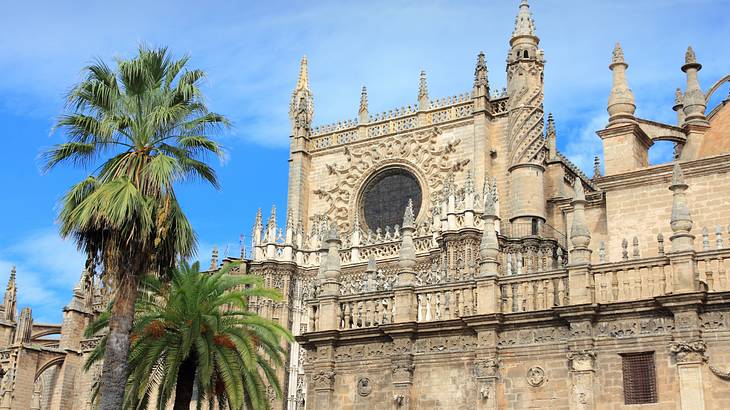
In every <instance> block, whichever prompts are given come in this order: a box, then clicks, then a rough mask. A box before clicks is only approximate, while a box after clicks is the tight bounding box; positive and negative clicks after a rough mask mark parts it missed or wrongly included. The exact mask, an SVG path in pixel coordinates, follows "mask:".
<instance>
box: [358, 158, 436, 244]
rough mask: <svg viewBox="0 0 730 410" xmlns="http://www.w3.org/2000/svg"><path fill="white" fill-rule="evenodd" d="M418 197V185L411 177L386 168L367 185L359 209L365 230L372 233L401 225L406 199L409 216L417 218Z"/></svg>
mask: <svg viewBox="0 0 730 410" xmlns="http://www.w3.org/2000/svg"><path fill="white" fill-rule="evenodd" d="M421 197H422V191H421V185H420V184H419V183H418V179H417V178H416V176H415V175H413V173H411V172H410V171H408V170H406V169H404V168H387V169H385V170H382V171H380V172H378V173H377V174H375V176H373V177H372V178H371V179H370V181H368V182H367V184H366V185H365V188H363V191H362V196H361V205H360V207H361V209H362V213H363V217H364V219H365V223H366V224H367V227H368V228H369V229H370V230H372V231H374V232H375V231H376V230H377V229H378V228H380V229H381V230H385V227H386V226H389V227H391V228H393V227H394V226H395V225H398V226H401V225H403V213H404V212H405V209H406V206H408V200H409V199H411V200H412V201H413V213H414V214H415V215H418V211H419V210H420V209H421Z"/></svg>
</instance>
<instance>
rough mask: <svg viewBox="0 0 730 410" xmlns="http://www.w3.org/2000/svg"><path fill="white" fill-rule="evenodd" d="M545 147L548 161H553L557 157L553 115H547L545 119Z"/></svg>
mask: <svg viewBox="0 0 730 410" xmlns="http://www.w3.org/2000/svg"><path fill="white" fill-rule="evenodd" d="M545 139H546V145H547V149H548V159H555V158H557V157H558V143H557V134H556V132H555V120H554V119H553V114H552V113H550V114H548V119H547V133H546V136H545Z"/></svg>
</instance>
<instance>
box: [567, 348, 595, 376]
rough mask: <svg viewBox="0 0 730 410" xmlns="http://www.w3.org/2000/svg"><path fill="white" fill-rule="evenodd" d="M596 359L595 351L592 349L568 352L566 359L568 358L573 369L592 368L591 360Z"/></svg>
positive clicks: (583, 369)
mask: <svg viewBox="0 0 730 410" xmlns="http://www.w3.org/2000/svg"><path fill="white" fill-rule="evenodd" d="M595 359H596V352H595V351H593V350H577V351H570V352H568V360H570V363H571V366H572V369H573V370H574V371H586V370H593V361H594V360H595Z"/></svg>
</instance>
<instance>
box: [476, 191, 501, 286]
mask: <svg viewBox="0 0 730 410" xmlns="http://www.w3.org/2000/svg"><path fill="white" fill-rule="evenodd" d="M484 187H485V192H484V213H483V214H482V220H483V221H484V231H483V233H482V240H481V242H480V244H479V257H480V262H479V276H490V275H497V273H498V272H499V261H498V258H497V257H498V255H499V240H498V239H497V230H496V222H497V221H498V220H499V217H498V216H497V213H496V209H495V204H494V199H495V198H494V190H492V189H489V185H488V184H486V183H485V185H484Z"/></svg>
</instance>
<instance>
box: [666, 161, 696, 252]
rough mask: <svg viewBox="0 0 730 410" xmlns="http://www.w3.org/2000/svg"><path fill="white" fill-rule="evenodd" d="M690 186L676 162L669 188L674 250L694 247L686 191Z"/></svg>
mask: <svg viewBox="0 0 730 410" xmlns="http://www.w3.org/2000/svg"><path fill="white" fill-rule="evenodd" d="M688 187H689V186H688V185H687V184H686V183H685V182H684V174H683V173H682V167H680V166H679V163H677V162H675V163H674V168H673V170H672V184H671V185H670V186H669V190H670V191H672V219H671V221H670V226H671V228H672V236H671V237H670V238H669V239H670V240H671V241H672V251H673V252H681V251H691V250H693V249H694V235H692V234H691V233H690V231H691V230H692V216H691V215H690V212H689V207H688V206H687V197H686V191H687V188H688Z"/></svg>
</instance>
